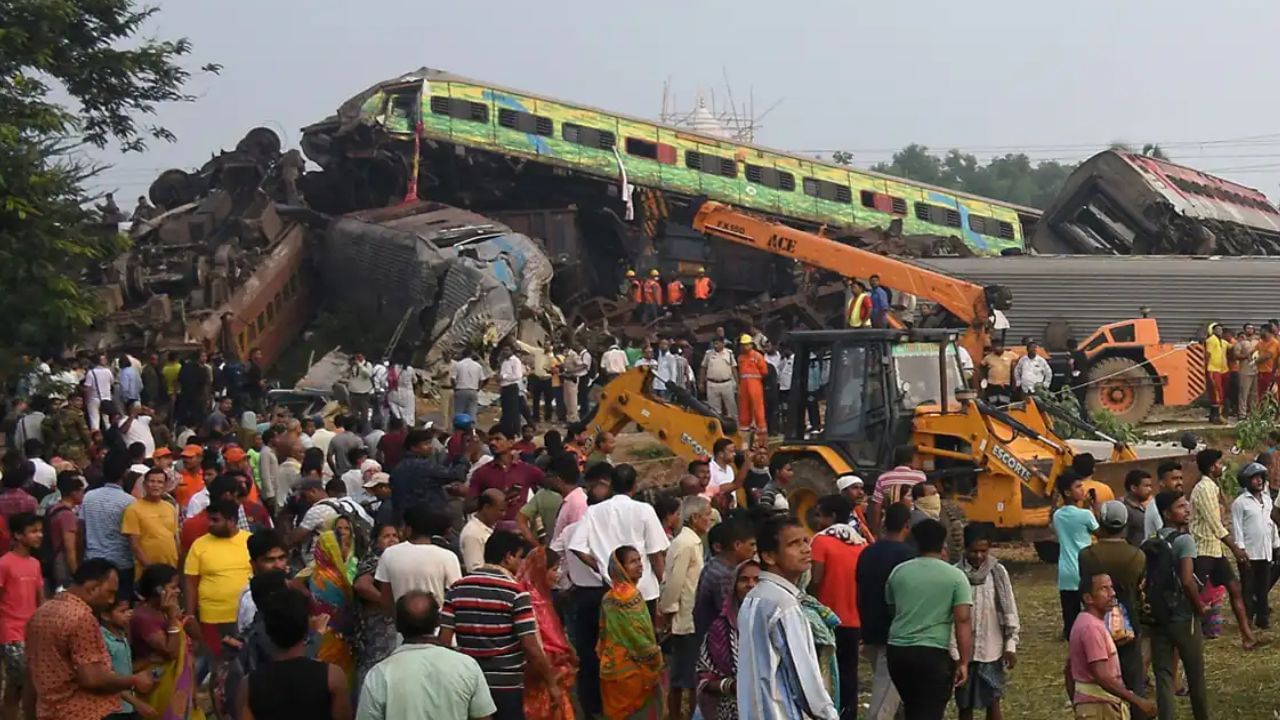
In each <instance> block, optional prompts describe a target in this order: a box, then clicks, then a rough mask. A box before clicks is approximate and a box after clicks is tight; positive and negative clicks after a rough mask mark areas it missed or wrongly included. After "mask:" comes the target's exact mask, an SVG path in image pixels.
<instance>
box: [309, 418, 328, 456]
mask: <svg viewBox="0 0 1280 720" xmlns="http://www.w3.org/2000/svg"><path fill="white" fill-rule="evenodd" d="M310 424H311V430H310V432H308V431H307V421H306V420H303V422H302V437H303V445H304V446H306V447H308V448H313V447H318V448H320V449H321V450H323V451H324V454H325V456H326V457H327V456H328V455H329V441H330V440H332V439H333V436H334V432H333V431H332V430H330V429H329V428H327V427H325V426H324V416H323V415H316V416H315V417H313V418H311V420H310ZM308 440H310V442H311V444H310V445H307V444H306V443H307V441H308Z"/></svg>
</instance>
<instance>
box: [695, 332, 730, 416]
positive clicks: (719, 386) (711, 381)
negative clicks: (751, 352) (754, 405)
mask: <svg viewBox="0 0 1280 720" xmlns="http://www.w3.org/2000/svg"><path fill="white" fill-rule="evenodd" d="M737 368H738V361H737V359H736V358H734V357H733V351H731V350H729V348H727V347H725V343H724V338H720V337H717V338H716V339H715V340H714V341H712V345H711V350H709V351H708V352H707V354H706V355H703V356H702V387H703V395H705V396H706V398H707V404H708V405H710V406H711V409H712V410H713V411H714V412H716V413H719V414H720V416H721V417H726V418H736V417H738V414H737V413H738V400H737V398H736V397H735V395H736V393H735V389H736V388H737V386H738V372H737Z"/></svg>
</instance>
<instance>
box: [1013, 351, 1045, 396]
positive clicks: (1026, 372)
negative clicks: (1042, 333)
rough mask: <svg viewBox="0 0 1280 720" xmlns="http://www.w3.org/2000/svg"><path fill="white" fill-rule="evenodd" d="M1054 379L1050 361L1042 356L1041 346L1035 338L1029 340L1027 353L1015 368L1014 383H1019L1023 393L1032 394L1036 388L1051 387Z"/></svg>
mask: <svg viewBox="0 0 1280 720" xmlns="http://www.w3.org/2000/svg"><path fill="white" fill-rule="evenodd" d="M1052 380H1053V370H1051V369H1050V368H1049V361H1048V360H1045V359H1044V358H1042V357H1040V346H1039V345H1038V344H1036V341H1034V340H1028V341H1027V354H1026V356H1025V357H1023V358H1022V359H1021V360H1019V361H1018V364H1017V365H1015V366H1014V368H1013V384H1014V385H1017V386H1018V387H1019V388H1020V389H1021V390H1022V393H1023V395H1032V394H1033V393H1035V391H1036V388H1044V389H1046V390H1047V389H1048V388H1049V383H1050V382H1051V381H1052Z"/></svg>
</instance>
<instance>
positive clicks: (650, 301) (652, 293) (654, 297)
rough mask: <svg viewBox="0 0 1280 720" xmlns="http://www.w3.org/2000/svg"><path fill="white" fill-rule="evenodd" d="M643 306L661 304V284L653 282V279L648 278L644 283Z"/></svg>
mask: <svg viewBox="0 0 1280 720" xmlns="http://www.w3.org/2000/svg"><path fill="white" fill-rule="evenodd" d="M644 304H645V305H661V304H662V283H660V282H658V281H657V280H654V279H653V278H649V279H648V280H645V281H644Z"/></svg>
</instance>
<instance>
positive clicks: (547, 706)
mask: <svg viewBox="0 0 1280 720" xmlns="http://www.w3.org/2000/svg"><path fill="white" fill-rule="evenodd" d="M559 576H560V557H559V556H558V555H557V554H556V553H554V552H552V551H550V550H548V549H547V548H545V547H538V548H536V549H535V550H534V551H533V552H531V553H529V555H528V557H526V558H525V559H524V565H522V566H521V567H520V574H519V575H518V576H517V578H516V579H517V580H519V581H520V582H521V583H523V584H524V587H525V589H527V590H528V591H529V597H530V598H531V599H532V600H533V615H534V617H535V618H537V620H538V640H539V642H541V643H542V652H543V653H545V654H546V656H547V661H548V662H550V663H551V667H552V668H554V669H555V672H556V678H557V684H558V685H559V686H560V690H561V691H562V692H563V693H564V698H565V701H564V702H561V703H559V704H555V703H552V702H551V694H550V693H548V692H547V687H546V684H545V683H543V681H542V678H541V677H539V676H538V674H537V673H535V672H532V668H526V669H525V679H524V683H525V684H524V715H525V718H526V719H527V720H574V714H573V704H572V703H570V702H568V701H567V699H568V698H570V697H572V691H573V683H574V681H575V680H576V678H577V675H578V655H577V653H575V652H574V651H573V647H572V646H571V645H569V639H568V637H566V636H565V634H564V625H563V624H561V622H560V616H559V615H558V614H556V610H555V607H554V606H553V604H552V601H551V588H553V587H555V584H556V580H557V578H558V577H559Z"/></svg>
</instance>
